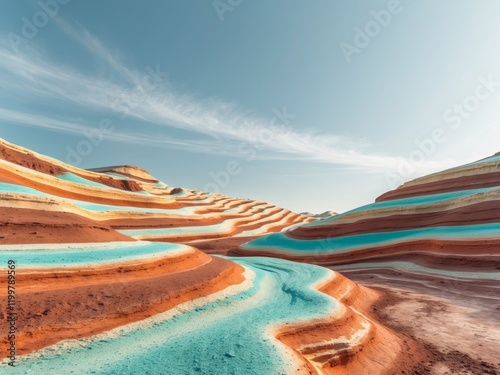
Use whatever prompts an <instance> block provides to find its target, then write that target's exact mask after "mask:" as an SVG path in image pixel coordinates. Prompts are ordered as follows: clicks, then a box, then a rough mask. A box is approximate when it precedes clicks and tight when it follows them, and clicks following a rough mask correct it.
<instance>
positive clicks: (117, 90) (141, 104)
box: [0, 19, 443, 173]
mask: <svg viewBox="0 0 500 375" xmlns="http://www.w3.org/2000/svg"><path fill="white" fill-rule="evenodd" d="M56 24H57V25H58V26H59V28H60V30H62V32H64V33H65V34H66V35H67V36H68V37H69V38H71V39H72V40H73V41H74V42H76V43H78V44H80V45H81V46H82V47H84V48H85V49H86V50H87V51H88V52H90V53H91V54H92V55H93V56H94V57H96V58H97V59H98V61H100V62H102V63H104V64H105V65H106V66H107V67H108V69H110V70H111V71H112V72H113V73H116V75H118V76H119V77H121V79H120V80H119V81H120V82H117V81H118V80H116V79H115V80H110V79H104V78H102V77H100V76H99V75H85V74H82V73H80V72H78V71H77V70H76V69H73V68H71V67H68V66H64V65H61V64H57V63H56V62H54V61H51V60H50V59H49V58H47V57H46V56H45V55H44V54H43V53H41V52H40V51H37V50H35V49H33V48H30V49H26V50H24V51H20V52H19V53H13V51H11V49H10V48H9V47H8V45H7V44H6V43H5V42H4V43H1V42H0V78H1V79H2V86H3V90H5V93H6V97H14V98H15V97H19V98H23V99H30V100H31V99H32V100H36V99H38V100H48V101H50V102H51V103H64V104H66V105H67V104H71V105H73V106H76V107H77V108H81V109H83V110H85V111H90V112H91V113H92V111H94V112H99V113H102V112H104V113H109V114H110V115H109V116H110V117H111V116H114V118H120V117H121V118H124V117H127V118H128V119H133V120H137V122H138V124H141V123H142V124H145V125H147V126H155V127H157V128H158V132H157V133H161V134H164V132H165V130H168V129H173V128H175V129H182V130H184V131H188V132H189V134H190V135H191V137H187V138H186V139H174V138H172V137H169V136H164V135H163V136H161V135H160V136H159V135H158V134H156V135H144V134H142V133H143V132H140V133H139V132H137V133H126V132H120V131H116V132H114V133H113V139H114V140H117V141H122V142H127V143H141V144H151V145H156V146H168V147H175V148H180V149H184V150H186V149H189V150H194V151H197V152H206V153H219V154H221V153H222V154H233V155H238V154H239V153H240V151H239V150H240V148H241V147H242V145H245V146H247V147H255V150H256V155H257V158H258V159H292V160H306V161H312V162H319V163H329V164H336V165H340V166H343V167H348V168H356V169H363V170H369V171H383V172H385V171H392V172H394V171H397V169H398V167H399V165H400V164H401V162H402V160H401V158H399V157H393V156H387V155H381V154H376V153H367V152H364V151H363V148H364V147H363V145H362V144H361V143H360V142H357V141H355V140H352V139H349V138H346V137H343V136H338V135H335V134H318V133H315V132H312V131H308V132H306V131H299V130H296V129H295V128H293V127H291V126H290V125H289V124H286V123H282V122H281V123H280V121H279V120H278V119H276V118H274V119H271V118H270V119H269V120H266V119H262V118H257V117H255V116H252V115H248V114H245V113H243V112H242V111H241V110H239V109H238V108H237V107H236V106H235V105H234V104H232V103H228V102H224V101H220V100H214V99H207V100H199V99H195V98H194V97H192V96H191V95H185V94H181V93H177V92H175V91H174V90H173V89H172V88H170V87H168V85H166V83H167V82H166V74H164V73H163V72H161V71H159V68H158V66H155V68H151V67H147V69H146V68H145V71H149V73H147V74H145V73H139V72H138V71H137V70H134V69H131V68H129V67H127V66H125V64H124V63H123V62H122V60H121V59H119V58H117V57H116V56H115V54H113V53H111V52H110V51H109V49H108V48H106V47H105V45H104V44H103V43H102V42H101V41H100V40H99V39H98V38H96V37H95V36H93V35H92V34H91V33H90V32H88V31H87V30H85V29H84V28H83V27H81V26H77V27H76V28H75V27H73V26H70V25H68V24H67V23H65V22H64V21H62V20H61V19H58V20H57V22H56ZM151 71H156V73H151ZM155 74H156V79H158V77H160V80H161V81H162V82H158V81H157V82H156V83H161V84H157V85H155V87H154V88H153V89H151V88H150V89H148V87H147V85H146V84H145V82H148V83H149V84H150V83H151V82H152V75H153V78H155V77H154V76H155ZM150 86H151V85H150ZM7 93H8V95H7ZM27 111H30V112H32V110H31V109H30V108H27ZM0 119H1V120H2V121H5V122H14V123H18V124H26V125H29V126H35V127H40V128H43V129H47V130H51V131H61V132H69V133H74V134H81V133H82V132H83V131H84V130H85V129H89V128H91V127H92V124H90V123H85V122H83V121H77V120H74V119H73V120H72V119H60V118H57V119H56V118H54V116H53V115H50V114H48V115H47V114H41V113H38V114H35V113H31V114H28V113H21V112H19V111H16V110H14V109H12V108H7V107H4V108H1V107H0ZM415 167H416V169H417V170H418V172H419V173H428V172H430V171H435V170H439V169H441V168H442V167H443V164H441V163H438V162H432V161H424V162H422V163H420V164H419V165H416V166H415Z"/></svg>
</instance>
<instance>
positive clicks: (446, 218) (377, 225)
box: [288, 200, 500, 239]
mask: <svg viewBox="0 0 500 375" xmlns="http://www.w3.org/2000/svg"><path fill="white" fill-rule="evenodd" d="M499 211H500V200H499V201H488V202H481V203H476V204H471V205H467V206H461V207H457V208H452V209H449V210H443V211H437V212H422V213H415V214H406V213H401V214H396V215H391V216H384V217H383V218H380V217H372V218H369V219H362V220H358V221H355V222H353V223H342V224H335V221H333V222H332V224H331V225H318V226H316V227H298V228H296V229H295V230H293V231H290V232H288V236H289V237H292V238H297V239H318V238H332V237H339V236H349V235H358V234H366V233H374V232H390V231H395V230H408V229H418V228H423V227H438V226H459V225H472V224H489V223H498V222H500V216H499V215H498V214H497V213H498V212H499Z"/></svg>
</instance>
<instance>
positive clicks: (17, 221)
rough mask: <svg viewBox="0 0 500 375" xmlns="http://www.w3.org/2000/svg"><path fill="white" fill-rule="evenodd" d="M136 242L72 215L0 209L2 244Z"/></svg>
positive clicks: (7, 208) (112, 230)
mask: <svg viewBox="0 0 500 375" xmlns="http://www.w3.org/2000/svg"><path fill="white" fill-rule="evenodd" d="M89 241H91V242H109V241H134V239H132V238H130V237H128V236H125V235H123V234H121V233H118V232H117V231H115V230H114V229H112V228H111V227H109V226H107V225H103V224H102V223H99V222H96V221H93V220H90V219H87V218H85V217H83V216H79V215H76V214H73V213H70V212H56V211H41V210H35V209H28V208H13V207H0V244H36V243H72V242H89Z"/></svg>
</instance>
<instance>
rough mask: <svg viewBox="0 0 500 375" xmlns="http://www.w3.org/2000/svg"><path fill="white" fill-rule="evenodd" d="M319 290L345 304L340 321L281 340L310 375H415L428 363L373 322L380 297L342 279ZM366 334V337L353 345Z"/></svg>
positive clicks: (286, 333) (305, 327)
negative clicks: (420, 365)
mask: <svg viewBox="0 0 500 375" xmlns="http://www.w3.org/2000/svg"><path fill="white" fill-rule="evenodd" d="M319 290H320V291H322V292H323V293H325V294H328V295H330V296H332V297H334V298H335V299H337V300H338V301H339V303H340V304H341V306H342V309H341V312H340V315H337V314H336V315H335V316H332V317H331V318H328V319H323V320H319V321H313V322H310V323H305V324H296V325H294V324H291V325H287V326H285V327H282V328H281V329H279V330H277V338H278V340H280V341H282V342H283V343H284V344H285V345H287V346H288V347H290V348H292V349H293V350H294V351H295V353H296V355H297V357H298V358H299V359H301V360H302V363H303V364H304V367H305V368H307V369H308V370H309V372H308V373H309V374H318V375H324V374H328V375H341V374H382V373H386V371H390V373H407V374H410V373H411V371H412V369H413V368H414V366H415V365H416V364H417V363H418V362H419V360H421V359H422V358H423V357H424V353H419V352H418V350H417V348H416V346H415V344H414V343H413V342H411V340H406V338H405V337H402V336H400V335H398V334H397V333H396V332H394V331H391V330H389V329H387V328H385V327H384V326H382V325H380V323H379V322H378V321H376V320H375V319H374V318H373V317H371V316H370V314H369V313H368V311H369V309H370V307H371V306H372V304H373V303H375V302H376V301H377V299H378V298H379V294H378V293H376V292H374V291H372V290H369V289H367V288H364V287H361V286H359V285H358V284H356V283H354V282H352V281H350V280H348V279H347V278H345V277H343V276H340V275H338V276H337V277H336V278H335V279H334V280H331V281H330V282H328V283H326V284H325V285H324V286H322V287H321V288H320V289H319ZM360 331H364V334H363V335H362V336H361V337H360V338H359V339H357V340H353V337H354V335H356V334H359V332H360ZM353 341H354V342H353ZM410 353H411V354H410ZM374 358H376V360H373V359H374Z"/></svg>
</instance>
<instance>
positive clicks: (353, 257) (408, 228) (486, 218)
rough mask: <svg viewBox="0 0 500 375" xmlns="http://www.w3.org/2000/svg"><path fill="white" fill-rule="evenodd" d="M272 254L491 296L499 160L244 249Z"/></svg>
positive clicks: (496, 264) (498, 239) (498, 256)
mask: <svg viewBox="0 0 500 375" xmlns="http://www.w3.org/2000/svg"><path fill="white" fill-rule="evenodd" d="M237 253H238V254H241V255H268V256H275V257H282V258H286V259H291V260H297V261H305V262H309V263H315V264H320V265H324V266H330V267H331V268H333V269H335V270H341V271H343V272H345V273H346V274H349V275H352V274H353V273H354V272H358V273H360V274H361V273H364V274H370V275H372V276H373V275H377V274H378V275H381V274H383V272H384V270H397V271H398V272H404V273H405V274H406V275H407V279H406V280H405V282H407V283H412V282H415V280H416V279H418V278H420V279H422V277H424V278H425V277H426V276H430V277H439V278H442V279H443V280H445V281H443V283H449V282H450V281H453V280H460V281H461V282H463V283H464V286H465V287H467V286H468V285H469V286H470V287H471V288H472V286H474V288H475V290H476V291H477V293H478V294H479V295H481V294H482V295H484V296H490V297H491V296H492V295H493V294H497V292H496V290H497V287H498V283H499V282H500V271H499V270H500V156H499V155H495V156H493V157H490V158H486V159H483V160H480V161H478V162H474V163H471V164H467V165H464V166H461V167H457V168H453V169H450V170H446V171H444V172H440V173H436V174H432V175H429V176H426V177H423V178H418V179H416V180H413V181H410V182H408V183H405V184H404V185H402V186H401V187H399V188H398V189H396V190H394V191H390V192H388V193H386V194H383V195H382V196H381V197H379V198H378V199H377V200H376V202H375V203H373V204H369V205H367V206H363V207H360V208H357V209H354V210H352V211H349V212H346V213H343V214H341V215H336V216H333V217H331V218H328V219H325V220H322V221H317V222H313V223H309V224H304V225H302V226H299V227H297V228H295V229H293V230H290V231H288V232H286V233H277V234H272V235H268V236H264V237H261V238H258V239H256V240H254V241H251V242H249V243H246V244H243V245H242V246H240V249H239V250H238V251H237Z"/></svg>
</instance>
